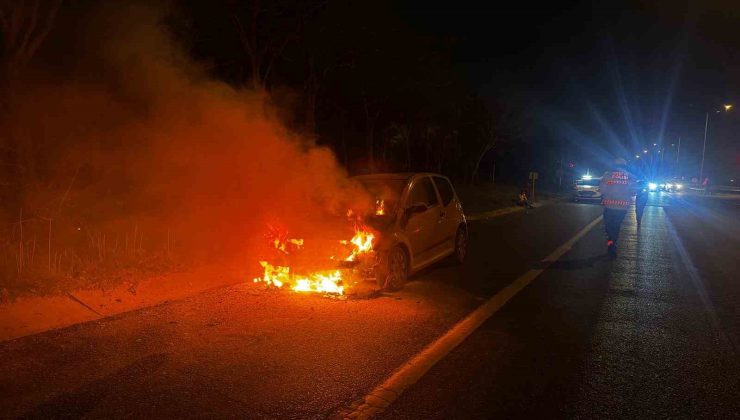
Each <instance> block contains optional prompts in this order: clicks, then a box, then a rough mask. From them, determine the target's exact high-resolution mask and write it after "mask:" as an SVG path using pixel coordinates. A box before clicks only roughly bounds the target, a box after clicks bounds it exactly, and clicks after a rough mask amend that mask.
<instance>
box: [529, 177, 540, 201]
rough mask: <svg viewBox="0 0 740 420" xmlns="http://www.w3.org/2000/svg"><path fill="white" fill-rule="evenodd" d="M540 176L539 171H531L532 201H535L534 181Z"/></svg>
mask: <svg viewBox="0 0 740 420" xmlns="http://www.w3.org/2000/svg"><path fill="white" fill-rule="evenodd" d="M538 177H539V174H538V173H537V172H530V173H529V179H530V181H532V202H534V182H535V181H536V180H537V178H538Z"/></svg>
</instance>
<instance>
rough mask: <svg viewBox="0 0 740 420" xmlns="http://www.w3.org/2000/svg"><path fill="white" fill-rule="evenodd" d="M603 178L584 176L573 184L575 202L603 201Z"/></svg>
mask: <svg viewBox="0 0 740 420" xmlns="http://www.w3.org/2000/svg"><path fill="white" fill-rule="evenodd" d="M600 182H601V178H594V177H590V176H584V177H583V178H581V179H579V180H577V181H576V182H575V183H574V184H573V201H575V202H579V201H590V200H594V201H595V200H601V191H599V183H600Z"/></svg>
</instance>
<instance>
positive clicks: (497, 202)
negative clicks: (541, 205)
mask: <svg viewBox="0 0 740 420" xmlns="http://www.w3.org/2000/svg"><path fill="white" fill-rule="evenodd" d="M455 190H456V191H457V195H458V197H460V201H461V202H462V205H463V209H464V210H465V213H466V214H474V213H480V212H484V211H491V210H497V209H501V208H505V207H511V206H515V205H516V203H517V200H518V196H519V192H520V191H521V187H518V186H516V185H505V184H495V185H491V184H485V185H459V186H455ZM559 196H560V195H559V194H556V193H552V192H550V191H546V190H541V191H540V190H537V191H535V199H536V201H535V202H537V201H542V200H545V199H551V198H555V197H559Z"/></svg>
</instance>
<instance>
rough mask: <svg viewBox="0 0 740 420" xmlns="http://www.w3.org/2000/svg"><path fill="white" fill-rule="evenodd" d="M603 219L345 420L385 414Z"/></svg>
mask: <svg viewBox="0 0 740 420" xmlns="http://www.w3.org/2000/svg"><path fill="white" fill-rule="evenodd" d="M601 219H602V216H599V217H597V218H596V219H594V220H592V221H591V222H590V223H589V224H588V225H586V226H585V227H584V228H583V229H581V230H580V231H579V232H578V233H577V234H576V235H575V236H573V237H572V238H570V239H569V240H568V241H567V242H565V243H564V244H562V245H560V246H559V247H558V248H557V249H556V250H555V251H553V252H552V253H551V254H550V255H548V256H547V257H545V259H543V260H542V263H543V264H542V268H533V269H531V270H529V271H527V272H526V273H524V274H522V275H521V276H519V277H518V278H517V279H516V280H514V282H512V283H511V284H509V285H508V286H506V287H505V288H504V289H503V290H501V291H500V292H498V293H497V294H496V295H495V296H493V297H492V298H490V299H489V300H488V301H486V302H485V303H484V304H482V305H481V306H479V307H478V308H477V309H476V310H474V311H473V312H471V313H470V315H468V316H467V317H465V319H463V320H462V321H459V322H458V323H457V324H455V325H454V326H453V327H452V328H450V329H449V330H448V331H447V332H446V333H445V334H444V335H443V336H442V337H440V338H438V339H437V340H436V341H434V342H433V343H431V344H430V345H428V346H427V347H426V348H424V350H422V351H421V352H420V353H418V354H417V355H416V356H414V357H412V358H411V359H409V361H407V362H406V363H404V364H403V365H401V366H400V367H399V368H398V369H397V370H396V371H395V372H394V373H393V374H392V375H391V376H390V377H388V379H386V380H385V381H384V382H383V383H382V384H380V385H378V386H377V387H376V388H375V389H373V390H372V391H370V393H369V394H367V395H366V396H365V397H364V398H363V399H362V401H361V402H360V403H359V404H357V405H356V407H353V408H351V409H350V410H348V411H346V412H344V413H342V417H344V418H357V419H367V418H370V417H372V416H373V415H375V414H377V413H380V412H382V411H383V410H385V409H386V408H387V407H388V406H390V405H391V403H393V401H395V400H396V399H397V398H398V397H399V396H400V395H401V394H402V393H403V392H404V391H405V390H406V389H407V388H408V387H410V386H411V385H413V384H414V383H416V382H417V381H418V380H419V379H421V377H422V376H424V374H426V373H427V372H428V371H429V369H431V368H432V366H434V365H435V364H436V363H437V362H439V361H440V360H442V359H443V358H444V357H445V356H447V355H448V354H449V353H450V352H451V351H452V350H453V349H454V348H455V347H457V346H458V345H459V344H460V343H462V342H463V340H465V339H466V338H467V337H468V336H469V335H470V334H471V333H473V331H475V330H476V329H478V327H480V326H481V324H483V323H484V322H485V321H486V320H487V319H488V318H490V317H491V316H492V315H493V314H495V313H496V312H497V311H498V310H499V309H501V307H503V306H504V305H505V304H506V303H507V302H508V301H509V300H510V299H511V298H512V297H514V296H515V295H516V294H517V293H519V292H520V291H522V289H524V288H525V287H527V285H529V283H531V282H532V280H534V279H535V278H537V276H539V275H540V274H542V272H544V271H545V270H546V269H547V267H548V266H549V265H550V264H552V263H553V262H555V261H557V260H558V259H559V258H560V257H562V256H563V255H564V254H565V253H566V252H568V251H569V250H570V249H571V248H572V247H573V245H574V244H575V243H576V242H578V240H580V239H581V238H582V237H583V236H585V235H586V234H587V233H588V232H589V231H590V230H591V229H593V228H594V226H596V225H597V224H599V222H600V221H601Z"/></svg>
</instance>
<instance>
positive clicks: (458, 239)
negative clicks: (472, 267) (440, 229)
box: [452, 226, 468, 264]
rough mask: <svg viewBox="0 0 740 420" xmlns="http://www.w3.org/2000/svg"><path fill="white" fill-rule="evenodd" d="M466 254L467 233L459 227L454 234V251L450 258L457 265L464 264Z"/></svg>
mask: <svg viewBox="0 0 740 420" xmlns="http://www.w3.org/2000/svg"><path fill="white" fill-rule="evenodd" d="M467 253H468V232H467V230H466V229H465V228H464V227H462V226H460V227H459V228H457V232H456V233H455V250H454V251H453V253H452V258H453V260H454V261H455V262H456V263H457V264H462V263H464V262H465V257H466V256H467Z"/></svg>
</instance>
